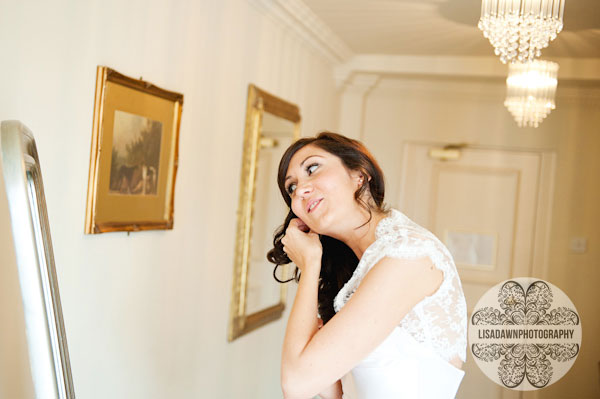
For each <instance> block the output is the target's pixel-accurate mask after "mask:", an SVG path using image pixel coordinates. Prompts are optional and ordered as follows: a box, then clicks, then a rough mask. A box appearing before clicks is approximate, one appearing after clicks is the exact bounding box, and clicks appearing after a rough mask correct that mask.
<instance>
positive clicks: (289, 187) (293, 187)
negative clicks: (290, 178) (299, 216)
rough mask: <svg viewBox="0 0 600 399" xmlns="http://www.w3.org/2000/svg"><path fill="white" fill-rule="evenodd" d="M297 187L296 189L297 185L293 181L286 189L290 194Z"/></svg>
mask: <svg viewBox="0 0 600 399" xmlns="http://www.w3.org/2000/svg"><path fill="white" fill-rule="evenodd" d="M295 189H296V185H295V184H294V183H292V184H290V185H289V186H288V187H287V190H286V191H287V193H288V194H289V195H292V193H293V192H294V190H295Z"/></svg>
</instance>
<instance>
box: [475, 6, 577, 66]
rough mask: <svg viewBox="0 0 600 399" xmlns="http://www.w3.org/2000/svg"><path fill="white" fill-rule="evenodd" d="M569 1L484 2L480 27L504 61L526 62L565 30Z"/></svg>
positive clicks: (537, 55)
mask: <svg viewBox="0 0 600 399" xmlns="http://www.w3.org/2000/svg"><path fill="white" fill-rule="evenodd" d="M564 7H565V0H482V4H481V19H480V20H479V24H478V25H477V26H478V27H479V29H481V30H482V31H483V36H485V37H486V38H488V39H489V40H490V43H491V44H492V46H494V49H495V50H494V52H495V53H496V55H498V56H500V61H502V63H504V64H506V63H507V62H517V61H518V62H526V61H532V60H533V59H534V57H539V56H540V55H541V53H542V49H543V48H545V47H548V43H550V42H551V41H552V40H554V39H555V38H556V35H558V33H559V32H560V31H561V30H562V28H563V12H564Z"/></svg>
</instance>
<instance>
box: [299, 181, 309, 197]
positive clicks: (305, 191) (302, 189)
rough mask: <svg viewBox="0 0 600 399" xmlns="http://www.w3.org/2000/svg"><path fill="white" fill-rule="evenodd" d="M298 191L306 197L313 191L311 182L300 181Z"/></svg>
mask: <svg viewBox="0 0 600 399" xmlns="http://www.w3.org/2000/svg"><path fill="white" fill-rule="evenodd" d="M296 192H297V193H298V195H300V196H301V197H304V196H306V195H308V194H310V193H311V192H312V185H311V184H309V183H302V184H300V183H299V184H298V187H297V188H296Z"/></svg>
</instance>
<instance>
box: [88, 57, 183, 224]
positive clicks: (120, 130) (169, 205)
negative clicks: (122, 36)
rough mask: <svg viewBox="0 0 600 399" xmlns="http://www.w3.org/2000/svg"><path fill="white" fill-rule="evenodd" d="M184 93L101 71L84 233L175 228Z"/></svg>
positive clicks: (98, 80) (110, 70)
mask: <svg viewBox="0 0 600 399" xmlns="http://www.w3.org/2000/svg"><path fill="white" fill-rule="evenodd" d="M182 106H183V94H179V93H175V92H171V91H167V90H164V89H161V88H159V87H156V86H154V85H153V84H151V83H148V82H145V81H143V80H141V79H133V78H130V77H127V76H124V75H122V74H120V73H118V72H116V71H115V70H113V69H110V68H107V67H105V66H99V67H98V69H97V74H96V94H95V102H94V123H93V128H92V149H91V154H90V171H89V181H88V195H87V211H86V219H85V233H86V234H97V233H105V232H110V231H139V230H154V229H172V228H173V202H174V191H175V176H176V173H177V159H178V142H179V125H180V121H181V111H182Z"/></svg>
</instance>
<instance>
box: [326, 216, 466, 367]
mask: <svg viewBox="0 0 600 399" xmlns="http://www.w3.org/2000/svg"><path fill="white" fill-rule="evenodd" d="M390 212H391V213H390V214H389V216H388V217H386V218H384V219H382V220H381V221H380V222H379V223H378V224H377V228H376V230H375V237H376V239H375V242H373V243H372V244H371V245H370V246H369V247H368V248H367V250H366V251H365V252H364V254H363V256H362V258H361V259H360V262H359V263H358V266H357V267H356V270H355V271H354V274H353V275H352V277H351V278H350V280H348V282H347V283H346V284H345V285H344V286H343V287H342V289H341V290H340V291H339V292H338V294H337V295H336V297H335V299H334V302H333V307H334V309H335V311H336V312H339V310H340V309H341V308H342V307H343V306H344V305H345V304H346V302H348V300H349V299H350V297H352V294H353V293H354V292H355V291H356V289H357V288H358V286H359V284H360V282H361V281H362V279H363V278H364V276H365V275H366V274H367V272H368V271H369V270H371V268H372V267H373V266H374V265H375V264H376V263H377V262H378V261H379V260H380V259H382V258H383V257H385V256H388V257H392V258H399V259H417V258H422V257H426V256H427V257H429V258H430V259H431V261H432V263H433V264H434V265H435V266H436V267H437V268H438V269H440V270H441V271H442V272H443V273H444V279H443V281H442V284H441V285H440V287H439V288H438V289H437V291H436V292H434V293H433V294H432V295H430V296H427V297H425V298H424V299H423V300H421V302H419V303H418V304H417V305H415V307H413V309H412V310H411V311H410V312H409V313H408V314H407V315H406V316H405V317H404V319H402V321H401V323H400V325H399V326H398V327H399V328H400V329H402V330H404V331H406V332H407V333H409V334H410V335H411V336H412V337H413V338H414V339H415V340H416V341H417V342H420V343H425V344H427V345H430V346H431V347H432V348H433V350H434V351H435V352H437V354H438V355H439V356H441V357H442V358H443V359H445V360H447V361H450V360H451V359H453V358H455V357H457V356H458V357H459V358H460V359H461V360H462V361H463V362H464V361H465V360H466V347H467V306H466V302H465V297H464V294H463V291H462V286H461V284H460V279H459V277H458V273H457V271H456V266H455V265H454V261H453V259H452V256H451V255H450V252H449V251H448V249H447V248H446V247H445V246H444V244H442V243H441V242H440V240H438V239H437V237H435V236H434V235H433V234H432V233H431V232H429V231H428V230H427V229H425V228H423V227H421V226H419V225H418V224H416V223H415V222H413V221H412V220H410V219H409V218H408V217H406V216H405V215H404V214H402V213H401V212H400V211H398V210H396V209H392V210H391V211H390Z"/></svg>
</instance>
